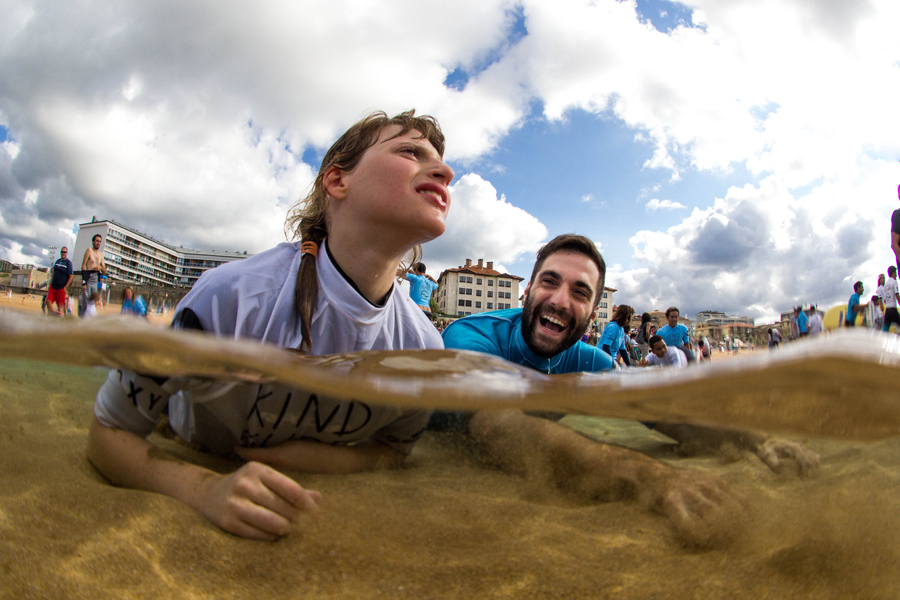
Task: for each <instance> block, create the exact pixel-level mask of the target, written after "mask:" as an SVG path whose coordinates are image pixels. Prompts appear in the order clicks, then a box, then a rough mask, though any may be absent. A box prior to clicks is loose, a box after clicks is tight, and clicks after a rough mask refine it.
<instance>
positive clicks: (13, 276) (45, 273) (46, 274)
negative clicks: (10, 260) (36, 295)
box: [9, 265, 50, 294]
mask: <svg viewBox="0 0 900 600" xmlns="http://www.w3.org/2000/svg"><path fill="white" fill-rule="evenodd" d="M48 285H50V269H48V268H47V267H36V266H34V265H23V268H20V269H13V270H12V271H11V272H10V275H9V287H10V288H12V290H13V291H14V292H17V293H20V294H26V293H29V292H41V291H46V290H47V286H48Z"/></svg>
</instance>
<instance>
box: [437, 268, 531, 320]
mask: <svg viewBox="0 0 900 600" xmlns="http://www.w3.org/2000/svg"><path fill="white" fill-rule="evenodd" d="M520 281H524V279H523V278H522V277H517V276H515V275H510V274H509V273H501V272H499V271H496V270H494V263H493V262H491V261H488V262H487V263H485V262H484V259H481V258H479V259H478V264H475V265H473V264H472V261H471V259H468V258H467V259H466V264H465V265H461V266H460V267H459V268H456V269H447V270H446V271H444V272H442V273H441V276H440V277H438V289H437V292H436V294H437V296H436V298H437V304H438V310H439V311H440V312H442V313H444V314H448V315H457V316H460V317H465V316H468V315H475V314H478V313H483V312H488V311H492V310H500V309H504V308H518V306H519V282H520Z"/></svg>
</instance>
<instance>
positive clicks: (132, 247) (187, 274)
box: [69, 219, 252, 287]
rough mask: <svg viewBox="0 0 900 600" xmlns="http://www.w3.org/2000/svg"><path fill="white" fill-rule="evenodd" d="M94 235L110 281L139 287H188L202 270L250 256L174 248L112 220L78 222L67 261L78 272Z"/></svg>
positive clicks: (242, 253)
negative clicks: (100, 238)
mask: <svg viewBox="0 0 900 600" xmlns="http://www.w3.org/2000/svg"><path fill="white" fill-rule="evenodd" d="M97 234H100V236H101V237H102V238H103V242H102V244H101V246H100V249H101V250H102V251H103V258H104V260H105V261H106V266H107V269H108V271H109V276H110V279H113V280H117V281H123V282H126V283H133V284H143V285H170V286H175V285H178V286H183V287H191V286H192V285H194V282H195V281H197V279H198V278H199V277H200V275H202V274H203V272H204V271H207V270H209V269H212V268H213V267H218V266H219V265H221V264H224V263H227V262H231V261H233V260H241V259H243V258H247V257H248V256H252V255H249V254H247V253H246V252H221V251H215V250H211V251H207V250H190V249H188V248H180V247H179V248H176V247H174V246H170V245H169V244H167V243H165V242H161V241H159V240H155V239H153V238H152V237H150V236H148V235H146V234H144V233H141V232H140V231H136V230H134V229H131V228H129V227H125V226H124V225H121V224H119V223H116V222H115V221H97V220H96V219H95V220H93V221H91V222H90V223H82V224H80V225H79V226H78V236H77V237H76V239H75V248H74V250H72V251H70V252H69V259H70V260H71V261H72V264H73V265H75V270H76V271H80V270H81V261H82V259H83V257H84V252H85V250H87V249H88V248H90V247H91V240H92V239H93V237H94V236H95V235H97Z"/></svg>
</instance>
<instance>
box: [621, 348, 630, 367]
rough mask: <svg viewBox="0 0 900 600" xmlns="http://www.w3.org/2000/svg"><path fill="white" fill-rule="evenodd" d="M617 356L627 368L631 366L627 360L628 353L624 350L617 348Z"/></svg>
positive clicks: (628, 359)
mask: <svg viewBox="0 0 900 600" xmlns="http://www.w3.org/2000/svg"><path fill="white" fill-rule="evenodd" d="M619 356H621V357H622V360H624V361H625V364H626V365H628V366H629V367H630V366H631V359H630V358H628V353H627V352H625V348H619Z"/></svg>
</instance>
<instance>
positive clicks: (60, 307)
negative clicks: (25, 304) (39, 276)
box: [47, 246, 75, 317]
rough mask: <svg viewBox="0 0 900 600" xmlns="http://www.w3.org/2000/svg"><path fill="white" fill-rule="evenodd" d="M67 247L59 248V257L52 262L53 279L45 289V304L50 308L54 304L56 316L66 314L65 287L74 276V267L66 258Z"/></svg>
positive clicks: (51, 308)
mask: <svg viewBox="0 0 900 600" xmlns="http://www.w3.org/2000/svg"><path fill="white" fill-rule="evenodd" d="M68 254H69V249H68V248H66V247H65V246H63V247H62V248H60V250H59V258H58V259H57V260H56V262H55V263H53V279H51V280H50V289H49V290H47V304H48V305H49V306H50V310H54V309H53V305H56V309H55V310H56V314H57V316H60V317H61V316H63V315H64V314H66V288H67V287H69V284H70V283H72V279H73V278H74V277H75V267H73V266H72V261H71V260H69V259H68Z"/></svg>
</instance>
